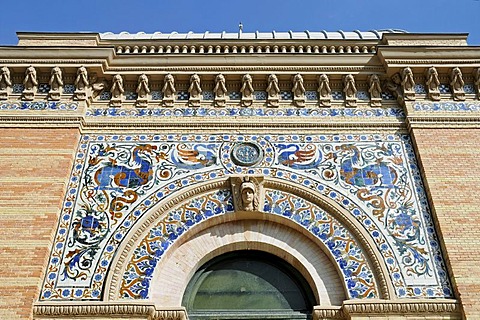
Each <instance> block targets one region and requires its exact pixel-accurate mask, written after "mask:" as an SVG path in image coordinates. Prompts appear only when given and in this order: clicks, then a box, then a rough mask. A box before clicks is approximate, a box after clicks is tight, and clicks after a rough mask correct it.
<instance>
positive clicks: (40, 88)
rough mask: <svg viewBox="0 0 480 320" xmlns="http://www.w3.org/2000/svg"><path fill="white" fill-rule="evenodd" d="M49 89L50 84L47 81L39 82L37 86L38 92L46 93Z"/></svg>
mask: <svg viewBox="0 0 480 320" xmlns="http://www.w3.org/2000/svg"><path fill="white" fill-rule="evenodd" d="M49 91H50V85H49V84H48V83H40V84H39V85H38V88H37V92H38V93H48V92H49Z"/></svg>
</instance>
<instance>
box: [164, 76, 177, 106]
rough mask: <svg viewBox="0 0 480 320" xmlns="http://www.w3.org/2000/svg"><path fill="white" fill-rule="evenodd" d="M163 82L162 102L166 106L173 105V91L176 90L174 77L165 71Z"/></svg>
mask: <svg viewBox="0 0 480 320" xmlns="http://www.w3.org/2000/svg"><path fill="white" fill-rule="evenodd" d="M163 82H164V83H163V88H162V93H163V104H164V105H165V106H166V107H173V104H174V102H175V93H176V92H177V90H176V89H175V78H174V77H173V75H172V74H171V73H167V74H166V75H165V78H164V80H163Z"/></svg>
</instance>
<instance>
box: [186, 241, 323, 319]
mask: <svg viewBox="0 0 480 320" xmlns="http://www.w3.org/2000/svg"><path fill="white" fill-rule="evenodd" d="M182 304H183V305H184V306H185V307H186V309H187V312H188V315H189V318H190V319H194V320H195V319H265V318H269V319H309V318H310V317H311V312H312V308H313V306H314V305H316V302H315V298H314V295H313V292H312V290H311V289H310V287H309V286H308V284H307V281H306V280H305V279H304V278H303V276H302V275H301V274H300V272H298V271H297V270H296V269H294V268H293V267H292V266H291V265H289V264H288V263H287V262H285V261H284V260H282V259H280V258H279V257H277V256H274V255H272V254H270V253H267V252H262V251H255V250H242V251H234V252H229V253H226V254H223V255H220V256H218V257H216V258H214V259H212V260H211V261H209V262H207V263H206V264H204V265H203V266H202V267H201V268H199V270H197V272H196V273H195V275H194V276H193V277H192V279H191V280H190V282H189V284H188V286H187V289H186V290H185V294H184V297H183V302H182Z"/></svg>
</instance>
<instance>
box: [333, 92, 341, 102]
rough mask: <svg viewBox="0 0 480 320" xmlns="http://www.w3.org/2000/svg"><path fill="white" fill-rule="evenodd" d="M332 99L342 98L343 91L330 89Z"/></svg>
mask: <svg viewBox="0 0 480 320" xmlns="http://www.w3.org/2000/svg"><path fill="white" fill-rule="evenodd" d="M332 99H333V100H343V92H341V91H332Z"/></svg>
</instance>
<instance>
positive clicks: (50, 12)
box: [0, 0, 480, 45]
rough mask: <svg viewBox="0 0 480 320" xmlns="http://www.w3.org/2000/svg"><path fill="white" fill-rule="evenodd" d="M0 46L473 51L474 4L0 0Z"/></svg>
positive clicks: (479, 33)
mask: <svg viewBox="0 0 480 320" xmlns="http://www.w3.org/2000/svg"><path fill="white" fill-rule="evenodd" d="M0 3H1V8H2V11H3V14H2V18H1V19H0V44H1V45H15V44H16V43H17V37H16V34H15V32H17V31H37V32H42V31H58V32H65V31H67V32H76V31H92V32H107V31H112V32H115V33H118V32H121V31H128V32H132V33H136V32H139V31H144V32H155V31H161V32H172V31H178V32H188V31H194V32H204V31H211V32H219V31H224V30H225V31H230V32H236V31H237V30H238V23H239V22H240V21H241V22H242V23H243V25H244V28H243V30H244V32H254V31H256V30H258V31H264V32H268V31H272V30H275V31H288V30H292V31H303V30H310V31H318V30H327V31H336V30H344V31H352V30H361V31H368V30H371V29H389V28H395V29H404V30H407V31H409V32H441V33H448V32H454V33H469V34H470V35H469V38H468V43H469V44H471V45H480V0H437V1H431V0H428V1H426V0H416V1H412V0H404V1H402V0H397V1H389V0H383V1H381V0H371V1H368V0H316V1H315V0H306V1H300V0H296V1H287V0H276V1H275V0H264V1H262V0H256V1H255V0H242V1H230V0H223V1H193V0H175V1H170V0H156V1H154V0H128V1H127V0H117V1H102V0H96V1H94V0H77V1H71V0H50V1H48V0H47V1H38V0H26V1H22V2H21V7H20V5H19V2H16V1H7V0H0Z"/></svg>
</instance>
